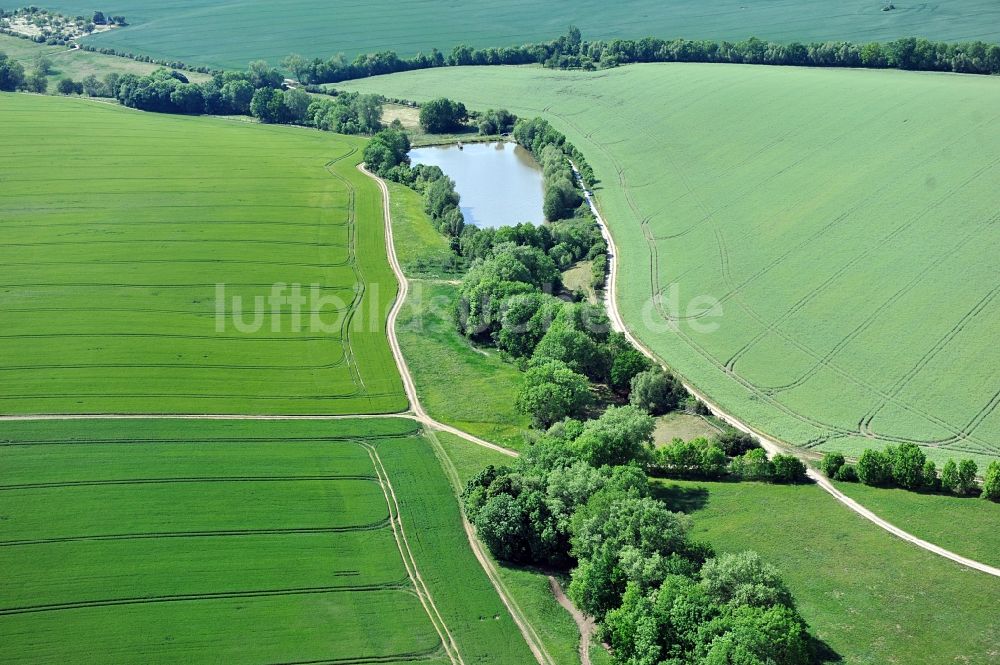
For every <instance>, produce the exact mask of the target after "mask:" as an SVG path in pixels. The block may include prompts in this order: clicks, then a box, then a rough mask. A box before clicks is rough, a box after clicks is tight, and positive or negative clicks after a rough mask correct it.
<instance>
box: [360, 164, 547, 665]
mask: <svg viewBox="0 0 1000 665" xmlns="http://www.w3.org/2000/svg"><path fill="white" fill-rule="evenodd" d="M358 169H360V170H361V172H362V173H364V174H365V175H367V176H368V177H370V178H372V179H373V180H374V181H375V182H376V183H378V186H379V189H381V190H382V208H383V217H384V218H385V247H386V253H387V254H388V256H389V265H391V266H392V271H393V272H394V273H395V275H396V280H397V281H398V282H399V293H397V294H396V301H395V302H394V303H393V305H392V309H391V310H390V311H389V320H388V323H387V324H386V330H387V331H388V337H389V347H390V348H391V349H392V355H393V357H394V358H395V359H396V366H397V367H398V368H399V375H400V376H401V377H402V378H403V387H404V389H405V390H406V397H407V399H408V400H409V402H410V410H411V412H412V415H413V417H414V418H415V419H416V420H417V421H419V422H420V423H422V424H423V425H424V426H426V427H428V428H431V429H433V430H437V431H442V432H447V433H449V434H453V435H455V436H457V437H460V438H462V439H465V440H466V441H469V442H470V443H474V444H476V445H478V446H483V447H485V448H489V449H490V450H495V451H497V452H499V453H503V454H504V455H507V456H509V457H517V455H518V454H517V453H516V452H515V451H513V450H509V449H507V448H504V447H502V446H498V445H496V444H494V443H490V442H489V441H486V440H484V439H480V438H479V437H477V436H473V435H471V434H468V433H466V432H463V431H462V430H460V429H457V428H455V427H452V426H451V425H446V424H444V423H439V422H438V421H436V420H434V419H433V418H431V417H430V415H429V414H428V413H427V411H426V410H425V409H424V407H423V405H422V404H421V403H420V398H419V397H418V395H417V386H416V383H415V382H414V380H413V375H412V374H410V369H409V367H408V366H407V364H406V358H404V357H403V350H402V348H401V347H400V345H399V338H398V337H397V335H396V319H397V317H398V316H399V312H400V311H401V310H402V308H403V305H404V303H405V301H406V295H407V293H408V292H409V289H410V282H409V280H408V279H407V278H406V275H405V274H404V273H403V268H402V266H401V265H400V264H399V259H398V257H397V256H396V246H395V244H394V243H393V235H392V210H391V206H390V199H389V188H388V187H387V186H386V184H385V181H384V180H382V178H380V177H378V176H377V175H375V174H374V173H372V172H371V171H369V170H367V169H366V168H365V166H364V164H359V165H358ZM462 525H463V527H464V528H465V534H466V536H467V537H468V540H469V545H470V546H471V547H472V551H473V553H474V554H475V555H476V559H478V560H479V563H480V565H481V566H482V567H483V570H484V571H486V576H487V577H488V578H489V579H490V583H491V584H492V585H493V588H494V589H496V592H497V595H499V596H500V600H502V601H503V604H504V606H505V607H506V608H507V611H508V612H509V613H510V615H511V617H512V618H513V619H514V623H515V624H517V627H518V630H520V631H521V635H522V636H523V637H524V641H525V642H526V643H527V644H528V647H529V648H530V649H531V653H532V654H533V655H534V656H535V660H537V661H538V663H539V665H554V661H553V660H552V657H551V656H549V655H548V653H546V652H545V647H544V646H543V645H542V643H541V640H540V639H538V637H537V635H535V634H534V631H533V630H532V629H531V626H530V624H529V623H528V621H527V619H526V618H525V616H524V614H523V613H522V612H521V611H520V609H519V608H518V607H517V605H516V604H515V603H514V601H513V599H512V598H511V597H510V595H509V594H508V593H507V590H506V589H505V588H504V586H503V583H502V582H501V581H500V576H499V573H497V570H496V566H495V564H494V563H493V560H492V559H491V558H490V557H489V555H488V554H487V553H486V551H485V550H484V549H483V545H482V543H480V542H479V539H478V538H477V537H476V534H475V531H474V530H473V528H472V525H471V524H470V523H469V520H468V519H466V518H465V514H464V512H463V514H462Z"/></svg>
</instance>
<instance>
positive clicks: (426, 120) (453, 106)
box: [420, 97, 469, 134]
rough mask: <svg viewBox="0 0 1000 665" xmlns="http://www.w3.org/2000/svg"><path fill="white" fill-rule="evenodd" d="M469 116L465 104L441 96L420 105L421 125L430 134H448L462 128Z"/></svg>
mask: <svg viewBox="0 0 1000 665" xmlns="http://www.w3.org/2000/svg"><path fill="white" fill-rule="evenodd" d="M468 116H469V112H468V110H466V108H465V104H462V103H461V102H454V101H452V100H450V99H445V98H444V97H441V98H439V99H432V100H431V101H429V102H427V103H426V104H423V105H422V106H421V107H420V126H421V127H422V128H423V129H424V131H425V132H428V133H430V134H446V133H448V132H453V131H457V130H460V129H462V128H463V125H462V123H463V122H464V121H465V119H466V118H467V117H468Z"/></svg>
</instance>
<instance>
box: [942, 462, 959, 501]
mask: <svg viewBox="0 0 1000 665" xmlns="http://www.w3.org/2000/svg"><path fill="white" fill-rule="evenodd" d="M957 489H958V465H957V464H955V460H952V459H950V460H948V461H947V462H945V463H944V468H942V469H941V491H943V492H949V493H953V492H955V490H957Z"/></svg>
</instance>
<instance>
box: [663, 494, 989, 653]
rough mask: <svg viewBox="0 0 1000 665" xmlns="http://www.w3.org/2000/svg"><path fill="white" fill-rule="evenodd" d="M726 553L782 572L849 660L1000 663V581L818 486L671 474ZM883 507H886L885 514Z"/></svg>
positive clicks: (815, 623)
mask: <svg viewBox="0 0 1000 665" xmlns="http://www.w3.org/2000/svg"><path fill="white" fill-rule="evenodd" d="M660 484H661V486H662V487H664V488H665V490H664V491H663V498H664V499H665V500H666V501H667V502H668V504H670V505H671V506H672V507H673V508H674V509H675V510H683V511H684V512H689V513H691V514H692V516H693V517H694V533H695V536H696V537H697V538H701V539H704V540H706V541H707V542H709V543H711V544H712V545H713V546H715V548H716V549H717V550H719V551H740V550H745V549H753V550H756V551H757V552H759V553H760V554H761V555H762V556H763V557H764V558H766V559H767V560H768V561H769V562H771V563H773V564H774V565H775V566H777V567H778V569H779V570H780V571H781V575H782V578H783V579H784V580H785V582H786V583H787V584H788V585H789V587H790V588H791V590H792V593H793V594H794V596H795V601H796V603H797V604H798V607H799V609H800V611H801V612H802V615H803V616H804V617H805V619H806V620H807V621H808V622H809V624H810V626H811V627H812V628H813V630H814V631H815V634H816V635H817V636H818V637H819V638H820V639H822V640H823V641H825V642H826V643H827V645H828V646H829V647H831V648H832V649H833V651H835V652H836V653H837V654H839V655H840V656H841V657H842V658H843V662H845V663H852V664H856V663H871V664H872V665H881V664H884V663H899V664H901V665H918V664H924V663H926V664H927V665H938V664H940V663H952V662H962V663H970V664H972V663H975V664H977V665H985V664H987V663H996V662H997V658H998V657H1000V653H998V652H997V641H996V636H997V635H998V634H1000V619H998V617H997V615H996V612H995V611H993V608H994V606H995V603H996V598H997V596H998V594H1000V580H998V579H997V578H995V577H991V576H989V575H986V574H983V573H978V572H975V571H972V570H969V569H967V568H963V567H961V566H959V565H958V564H954V563H951V562H950V561H947V560H945V559H942V558H941V557H938V556H936V555H934V554H931V553H929V552H925V551H923V550H921V549H918V548H916V547H914V546H912V545H909V544H907V543H905V542H903V541H901V540H898V539H896V538H894V537H893V536H891V535H889V534H888V533H886V532H884V531H882V530H881V529H879V528H878V527H877V526H875V525H873V524H871V523H869V522H867V521H865V520H864V519H863V518H861V517H859V516H858V515H855V514H854V513H852V512H850V511H848V510H846V509H839V508H837V507H836V506H834V505H832V504H831V502H830V498H829V496H827V495H826V494H825V493H824V492H823V490H821V489H820V488H818V487H816V486H815V485H801V486H788V485H762V484H758V483H701V482H686V481H665V482H661V483H660ZM880 514H881V513H880Z"/></svg>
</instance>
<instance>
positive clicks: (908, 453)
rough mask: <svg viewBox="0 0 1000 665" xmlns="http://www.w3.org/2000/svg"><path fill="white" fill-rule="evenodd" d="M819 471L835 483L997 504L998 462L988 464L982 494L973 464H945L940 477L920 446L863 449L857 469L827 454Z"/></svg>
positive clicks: (840, 456) (999, 492)
mask: <svg viewBox="0 0 1000 665" xmlns="http://www.w3.org/2000/svg"><path fill="white" fill-rule="evenodd" d="M820 470H822V471H823V473H824V474H825V475H826V476H828V477H830V478H833V479H835V480H843V481H848V482H855V481H860V482H862V483H864V484H865V485H872V486H874V487H900V488H903V489H908V490H911V491H915V492H944V493H946V494H956V495H958V496H974V495H979V496H981V497H983V498H984V499H990V500H991V501H1000V462H997V461H995V460H994V461H993V462H991V463H990V465H989V467H988V468H987V470H986V475H985V476H984V481H983V487H982V490H980V489H979V486H978V484H977V483H976V474H977V473H978V471H979V469H978V467H977V465H976V462H975V461H974V460H971V459H964V460H961V461H960V462H958V463H956V462H955V460H948V461H947V462H945V464H944V466H943V467H942V468H941V472H940V474H939V473H938V471H937V467H936V465H935V464H934V462H933V461H931V460H929V459H927V456H926V455H925V454H924V451H923V450H922V449H921V448H920V446H918V445H916V444H914V443H903V444H900V445H899V446H888V447H887V448H886V449H885V450H873V449H871V448H869V449H866V450H865V451H864V452H863V453H861V457H860V458H858V463H857V465H851V464H847V462H846V459H845V458H844V455H843V454H841V453H837V452H830V453H826V454H825V455H824V456H823V459H822V461H821V462H820Z"/></svg>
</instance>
